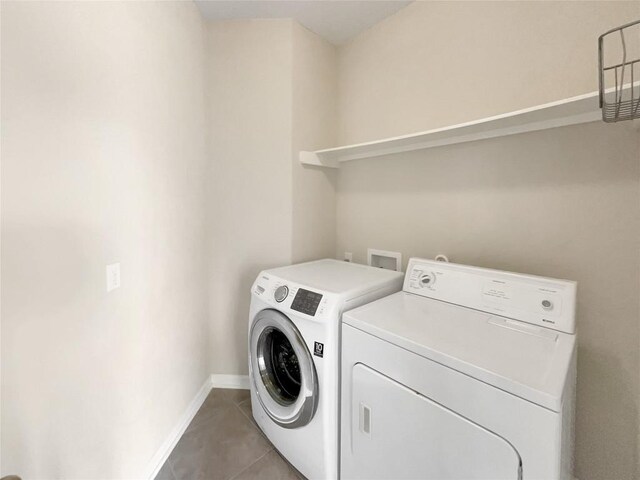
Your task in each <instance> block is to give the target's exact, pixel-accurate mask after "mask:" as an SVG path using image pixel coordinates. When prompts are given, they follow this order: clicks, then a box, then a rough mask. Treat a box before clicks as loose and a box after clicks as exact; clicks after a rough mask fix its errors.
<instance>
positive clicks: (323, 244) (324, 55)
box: [292, 22, 338, 263]
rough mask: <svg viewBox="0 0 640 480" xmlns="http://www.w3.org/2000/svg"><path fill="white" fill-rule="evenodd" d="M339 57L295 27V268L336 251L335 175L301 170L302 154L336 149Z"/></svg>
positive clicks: (309, 168) (327, 171)
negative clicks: (299, 158) (333, 146)
mask: <svg viewBox="0 0 640 480" xmlns="http://www.w3.org/2000/svg"><path fill="white" fill-rule="evenodd" d="M337 73H338V72H337V51H336V48H335V47H334V46H333V45H331V44H330V43H328V42H327V41H325V40H324V39H323V38H321V37H319V36H318V35H316V34H315V33H313V32H311V31H309V30H307V29H306V28H304V27H302V26H301V25H300V24H298V23H296V22H294V23H293V131H292V146H293V152H292V162H293V185H292V186H293V198H292V208H293V218H292V221H293V230H292V234H293V237H292V260H293V262H294V263H298V262H304V261H308V260H315V259H318V258H325V257H333V254H334V252H335V245H336V229H335V227H336V195H335V182H336V175H337V172H336V171H335V170H333V169H327V168H317V167H312V166H310V165H301V164H300V162H299V160H298V153H299V152H300V150H318V149H321V148H327V147H329V146H332V145H335V142H336V136H337V132H338V126H337V116H336V115H337V106H338V105H337V99H338V92H337V87H338V85H337V80H338V75H337Z"/></svg>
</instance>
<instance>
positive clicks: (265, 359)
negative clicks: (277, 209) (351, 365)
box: [249, 259, 403, 480]
mask: <svg viewBox="0 0 640 480" xmlns="http://www.w3.org/2000/svg"><path fill="white" fill-rule="evenodd" d="M402 278H403V276H402V274H401V273H399V272H392V271H388V270H381V269H377V268H373V267H368V266H364V265H357V264H352V263H346V262H340V261H337V260H328V259H327V260H319V261H315V262H309V263H303V264H299V265H292V266H288V267H282V268H275V269H272V270H265V271H263V272H261V273H260V275H258V278H257V279H256V281H255V282H254V284H253V287H252V289H251V295H252V296H251V311H250V315H249V376H250V388H251V402H252V409H253V417H254V419H255V421H256V423H257V424H258V426H259V427H260V428H261V429H262V431H263V432H264V434H265V435H266V436H267V437H268V438H269V440H271V442H272V443H273V445H274V446H275V447H276V448H277V449H278V450H279V451H280V453H282V455H283V456H284V457H285V458H286V459H287V460H288V461H289V462H290V463H291V464H292V465H293V466H294V467H295V468H296V469H298V470H299V471H300V472H301V473H302V474H303V475H304V476H305V477H307V478H309V479H314V480H315V479H334V478H337V476H338V454H339V446H338V445H339V443H338V442H339V426H338V425H339V424H338V421H339V413H338V412H339V410H338V406H339V387H340V382H339V355H340V318H341V316H342V313H343V312H344V311H346V310H349V309H350V308H355V307H357V306H360V305H363V304H365V303H367V302H371V301H373V300H376V299H378V298H381V297H383V296H385V295H389V294H391V293H394V292H398V291H399V290H400V289H401V288H402Z"/></svg>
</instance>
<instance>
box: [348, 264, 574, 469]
mask: <svg viewBox="0 0 640 480" xmlns="http://www.w3.org/2000/svg"><path fill="white" fill-rule="evenodd" d="M575 296H576V284H575V282H570V281H564V280H553V279H549V278H542V277H535V276H529V275H520V274H513V273H507V272H500V271H496V270H488V269H482V268H475V267H467V266H463V265H454V264H448V263H441V262H434V261H429V260H420V259H411V261H410V262H409V266H408V269H407V274H406V276H405V281H404V287H403V291H402V292H398V293H396V294H393V295H390V296H388V297H386V298H383V299H380V300H377V301H375V302H372V303H370V304H368V305H365V306H363V307H360V308H357V309H355V310H351V311H350V312H347V313H346V314H345V315H344V316H343V327H342V409H341V410H342V412H341V414H342V435H341V478H342V479H344V480H351V479H367V480H374V479H394V480H395V479H422V480H436V479H437V480H453V479H455V480H462V479H464V480H472V479H484V480H489V479H490V480H502V479H511V480H517V479H525V480H531V479H544V480H555V479H569V478H571V473H572V451H573V410H574V395H575V393H574V392H575V389H574V386H575V375H576V336H575Z"/></svg>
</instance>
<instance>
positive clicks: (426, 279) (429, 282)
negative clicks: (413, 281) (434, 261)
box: [418, 272, 436, 288]
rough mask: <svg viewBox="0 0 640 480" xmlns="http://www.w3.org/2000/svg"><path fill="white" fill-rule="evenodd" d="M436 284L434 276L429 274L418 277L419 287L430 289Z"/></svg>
mask: <svg viewBox="0 0 640 480" xmlns="http://www.w3.org/2000/svg"><path fill="white" fill-rule="evenodd" d="M434 283H436V276H435V275H434V274H433V273H431V272H427V273H424V274H422V275H421V276H420V280H419V282H418V284H419V286H420V287H421V288H422V287H432V286H433V284H434Z"/></svg>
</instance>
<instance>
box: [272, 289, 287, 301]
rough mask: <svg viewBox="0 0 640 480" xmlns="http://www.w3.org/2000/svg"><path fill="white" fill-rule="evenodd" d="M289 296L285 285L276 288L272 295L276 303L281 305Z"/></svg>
mask: <svg viewBox="0 0 640 480" xmlns="http://www.w3.org/2000/svg"><path fill="white" fill-rule="evenodd" d="M287 295H289V287H287V286H286V285H282V286H280V287H278V288H276V291H275V292H274V294H273V298H275V299H276V302H278V303H281V302H284V299H285V298H287Z"/></svg>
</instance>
